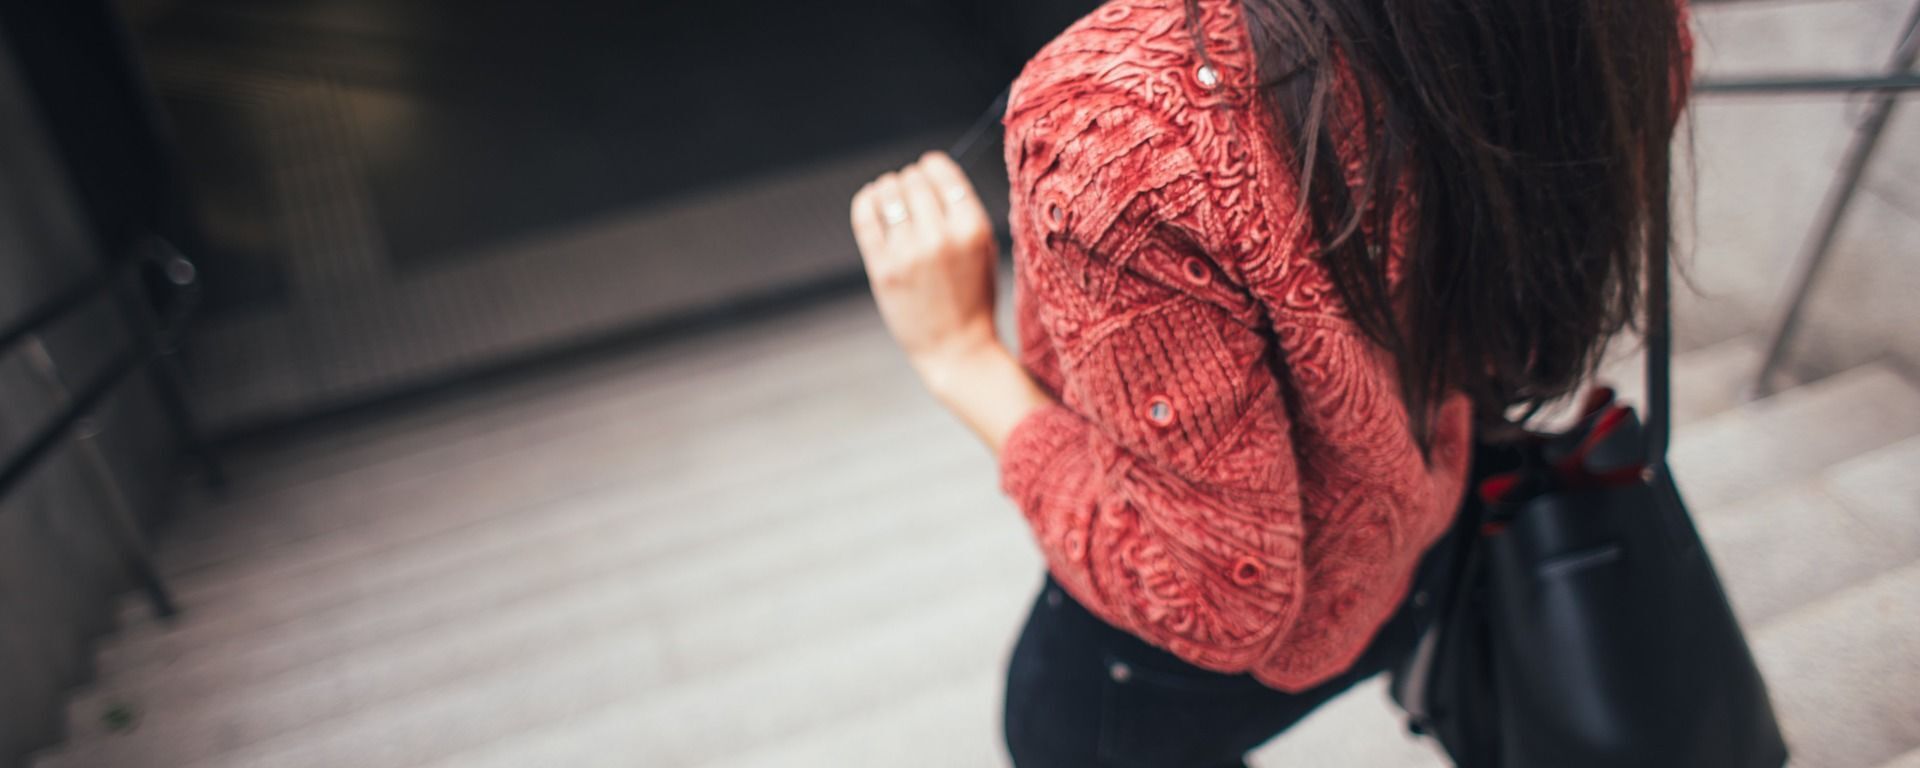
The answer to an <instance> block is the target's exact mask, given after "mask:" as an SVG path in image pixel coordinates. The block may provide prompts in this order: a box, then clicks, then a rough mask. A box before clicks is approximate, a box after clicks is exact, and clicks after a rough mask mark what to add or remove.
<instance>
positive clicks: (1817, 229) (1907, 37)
mask: <svg viewBox="0 0 1920 768" xmlns="http://www.w3.org/2000/svg"><path fill="white" fill-rule="evenodd" d="M1916 29H1920V3H1915V5H1914V8H1913V12H1912V14H1910V15H1909V16H1908V17H1907V26H1906V31H1905V32H1904V33H1903V34H1902V37H1901V38H1900V45H1899V48H1898V49H1897V50H1896V51H1895V52H1894V54H1893V61H1892V63H1891V64H1890V65H1889V66H1888V69H1889V70H1890V72H1889V74H1891V75H1894V76H1900V75H1905V74H1907V72H1908V70H1910V69H1912V68H1913V62H1914V59H1915V58H1916V56H1917V55H1920V34H1916ZM1896 96H1897V94H1896V93H1894V92H1892V91H1882V92H1879V93H1876V94H1874V96H1873V102H1872V104H1871V105H1870V106H1869V107H1868V110H1867V117H1866V119H1865V120H1863V121H1862V122H1861V123H1860V127H1859V128H1858V129H1856V130H1855V131H1854V135H1853V142H1852V143H1851V144H1849V145H1848V147H1847V156H1846V160H1845V162H1843V163H1841V165H1840V175H1839V176H1838V177H1837V178H1836V179H1835V181H1834V185H1833V187H1831V188H1830V189H1829V190H1828V192H1827V199H1826V201H1825V202H1824V203H1823V204H1822V205H1821V208H1820V217H1819V218H1818V219H1817V220H1816V221H1817V222H1818V223H1817V224H1816V225H1815V226H1814V230H1813V236H1812V237H1811V238H1810V239H1809V240H1808V241H1807V245H1806V249H1805V250H1804V251H1803V252H1802V255H1801V256H1800V258H1799V261H1798V262H1797V266H1796V267H1795V269H1794V276H1793V281H1792V282H1790V283H1788V286H1789V288H1788V294H1787V301H1786V303H1785V304H1784V305H1783V306H1782V308H1781V310H1780V313H1779V315H1778V316H1776V318H1775V319H1774V322H1773V326H1772V332H1771V334H1770V337H1769V338H1770V340H1769V341H1768V343H1767V355H1766V359H1765V361H1764V362H1762V363H1761V364H1760V370H1759V371H1758V372H1757V373H1755V374H1754V377H1753V392H1754V394H1755V395H1756V396H1760V397H1764V396H1766V395H1768V394H1771V393H1772V392H1773V384H1772V381H1773V376H1774V373H1775V372H1776V371H1778V370H1779V368H1780V365H1781V363H1782V362H1784V360H1785V358H1786V353H1787V345H1788V343H1789V341H1790V340H1791V339H1792V337H1793V332H1794V331H1795V330H1796V329H1797V328H1798V327H1799V325H1800V316H1801V313H1802V312H1803V311H1804V310H1805V309H1806V303H1807V296H1808V295H1809V294H1810V293H1812V291H1813V284H1814V281H1815V280H1816V279H1818V278H1819V276H1820V272H1821V269H1822V268H1823V267H1824V266H1826V262H1827V255H1828V252H1829V251H1831V250H1832V248H1833V241H1834V238H1835V237H1836V236H1837V235H1839V233H1840V223H1841V221H1842V220H1843V219H1844V218H1845V217H1846V213H1847V207H1848V206H1849V205H1850V204H1851V203H1852V202H1853V193H1854V192H1856V191H1858V190H1859V188H1860V178H1861V177H1862V176H1864V175H1865V174H1866V170H1867V163H1868V162H1869V161H1871V160H1872V159H1873V153H1874V151H1875V150H1877V149H1879V147H1880V136H1881V134H1883V133H1885V132H1886V129H1887V122H1888V120H1889V119H1890V118H1891V117H1892V116H1893V107H1894V103H1895V98H1896Z"/></svg>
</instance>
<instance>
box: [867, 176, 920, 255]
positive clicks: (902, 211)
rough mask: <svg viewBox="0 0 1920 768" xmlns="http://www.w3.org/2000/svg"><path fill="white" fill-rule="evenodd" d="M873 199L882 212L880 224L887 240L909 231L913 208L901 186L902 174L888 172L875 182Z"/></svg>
mask: <svg viewBox="0 0 1920 768" xmlns="http://www.w3.org/2000/svg"><path fill="white" fill-rule="evenodd" d="M873 200H874V206H875V208H876V209H877V210H878V211H879V212H880V224H881V226H882V227H883V228H884V231H885V233H886V236H887V240H889V241H891V240H893V239H894V238H897V237H899V236H900V234H901V233H903V232H906V231H909V229H908V228H909V227H910V226H911V221H912V219H913V209H912V208H910V207H908V205H907V201H906V197H905V192H904V191H902V190H901V188H900V174H898V173H886V174H883V175H881V176H880V178H878V179H875V180H874V182H873Z"/></svg>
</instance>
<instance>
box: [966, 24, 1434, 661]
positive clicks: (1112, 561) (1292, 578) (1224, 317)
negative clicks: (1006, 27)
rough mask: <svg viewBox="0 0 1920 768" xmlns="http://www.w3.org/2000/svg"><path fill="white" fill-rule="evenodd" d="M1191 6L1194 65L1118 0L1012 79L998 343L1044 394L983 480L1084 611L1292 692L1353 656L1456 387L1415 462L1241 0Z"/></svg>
mask: <svg viewBox="0 0 1920 768" xmlns="http://www.w3.org/2000/svg"><path fill="white" fill-rule="evenodd" d="M1200 6H1201V9H1202V16H1201V19H1200V27H1201V29H1202V30H1203V39H1204V42H1205V46H1206V50H1207V53H1208V56H1209V57H1210V58H1211V65H1210V71H1204V72H1203V71H1202V69H1201V67H1202V61H1201V59H1200V58H1199V56H1198V54H1197V53H1196V51H1195V49H1194V41H1193V38H1192V36H1191V35H1190V33H1189V28H1188V27H1187V25H1186V18H1185V13H1186V12H1185V8H1184V2H1183V0H1117V1H1115V2H1108V3H1106V4H1105V5H1102V6H1101V7H1100V8H1099V9H1098V10H1096V11H1095V12H1094V13H1093V14H1091V15H1089V16H1087V17H1086V18H1084V19H1081V20H1080V21H1079V22H1076V23H1075V24H1074V25H1073V26H1072V27H1070V28H1069V29H1068V30H1067V31H1066V32H1064V33H1063V34H1062V35H1061V36H1060V37H1058V38H1057V39H1055V40H1054V41H1053V42H1052V43H1050V44H1049V45H1048V46H1047V47H1046V48H1044V49H1043V50H1042V51H1041V52H1040V53H1039V54H1038V55H1037V56H1035V58H1034V59H1033V60H1032V61H1031V62H1030V63H1029V64H1028V65H1027V68H1026V69H1025V71H1024V72H1023V73H1022V74H1021V76H1020V78H1019V79H1018V80H1017V81H1016V82H1015V84H1014V87H1013V91H1012V93H1011V95H1010V100H1009V106H1008V110H1007V114H1006V117H1005V127H1006V163H1007V170H1008V174H1009V178H1010V179H1011V180H1012V197H1011V203H1012V207H1011V210H1012V213H1011V217H1010V218H1011V227H1012V234H1013V242H1014V263H1015V269H1016V276H1015V290H1014V302H1015V305H1016V306H1015V313H1016V318H1017V324H1018V337H1019V342H1020V357H1021V361H1022V363H1023V364H1024V365H1025V366H1026V367H1027V369H1028V370H1029V371H1030V372H1031V373H1032V374H1033V375H1034V377H1035V378H1036V380H1038V381H1039V382H1040V384H1041V386H1043V387H1044V388H1046V389H1048V390H1049V391H1050V392H1051V393H1052V394H1054V395H1055V398H1056V400H1057V401H1058V402H1057V403H1055V404H1052V405H1048V406H1045V407H1042V408H1039V409H1037V410H1035V411H1034V412H1033V413H1031V414H1029V415H1028V416H1027V417H1026V418H1025V419H1023V420H1022V421H1021V422H1020V423H1019V424H1018V425H1017V426H1016V427H1015V428H1014V430H1013V432H1012V434H1011V435H1010V436H1009V437H1008V439H1007V441H1006V443H1005V445H1004V447H1003V449H1002V453H1001V457H1000V473H1001V475H1000V479H1001V488H1002V489H1003V490H1004V491H1005V492H1006V493H1007V495H1008V496H1009V497H1010V498H1012V499H1013V500H1014V502H1015V503H1016V505H1017V506H1018V507H1019V509H1020V510H1021V512H1022V513H1023V515H1024V516H1025V517H1026V519H1027V521H1028V522H1029V523H1030V525H1031V526H1032V528H1033V531H1034V534H1035V537H1036V539H1037V541H1038V542H1039V545H1040V548H1041V550H1042V552H1043V553H1044V555H1045V557H1046V561H1047V564H1048V567H1049V569H1050V570H1051V571H1052V572H1053V574H1054V576H1055V578H1056V579H1057V580H1058V581H1059V582H1060V583H1061V585H1062V586H1063V587H1064V588H1065V589H1067V591H1068V592H1070V593H1071V594H1072V595H1073V597H1074V598H1075V599H1076V600H1078V601H1079V602H1081V603H1082V604H1084V605H1085V606H1087V607H1088V609H1089V610H1091V611H1092V612H1093V613H1094V614H1096V615H1098V616H1100V617H1101V618H1102V619H1103V620H1105V621H1107V622H1108V623H1110V624H1113V625H1115V626H1117V627H1120V628H1122V629H1125V630H1127V631H1129V632H1131V633H1133V634H1135V635H1137V636H1139V637H1141V638H1142V639H1144V640H1146V641H1148V642H1150V643H1152V644H1154V645H1156V646H1158V647H1161V648H1164V649H1166V650H1168V651H1170V652H1172V653H1174V654H1175V655H1177V656H1179V657H1181V658H1183V659H1185V660H1187V661H1189V662H1191V663H1193V664H1195V665H1198V666H1201V667H1205V668H1208V669H1213V670H1217V671H1222V672H1248V673H1251V674H1252V675H1253V676H1254V677H1256V678H1258V679H1259V680H1260V681H1262V682H1263V683H1265V684H1267V685H1269V686H1272V687H1274V688H1278V689H1281V690H1288V691H1298V690H1303V689H1306V688H1309V687H1312V686H1313V685H1315V684H1317V683H1320V682H1322V681H1324V680H1326V679H1328V678H1331V677H1333V676H1335V675H1337V674H1338V673H1339V672H1341V671H1343V670H1345V669H1346V668H1347V667H1348V666H1351V664H1352V663H1353V662H1354V660H1355V659H1356V658H1358V656H1359V655H1360V653H1361V652H1362V651H1363V650H1364V649H1365V647H1366V645H1367V644H1368V642H1369V641H1370V640H1371V638H1372V636H1373V634H1374V633H1375V631H1376V630H1377V629H1378V628H1379V627H1380V626H1381V624H1382V623H1383V622H1385V620H1386V619H1387V618H1388V616H1389V615H1390V614H1391V613H1392V611H1393V610H1394V608H1395V607H1396V606H1397V605H1398V604H1399V603H1400V602H1401V601H1402V600H1403V598H1404V597H1405V595H1406V591H1407V589H1408V586H1409V584H1410V582H1411V579H1412V575H1413V570H1414V566H1415V564H1416V563H1417V561H1418V560H1419V558H1420V556H1421V554H1422V553H1423V552H1425V550H1426V549H1427V548H1428V546H1429V545H1430V544H1432V543H1433V542H1434V541H1435V540H1437V539H1438V538H1439V537H1440V535H1441V534H1442V533H1444V532H1445V531H1446V529H1447V527H1448V524H1449V523H1450V522H1451V521H1452V516H1453V513H1454V512H1455V510H1456V509H1457V507H1458V505H1459V503H1460V500H1461V498H1462V494H1463V493H1464V492H1465V484H1466V477H1467V469H1468V467H1467V464H1468V460H1469V454H1470V441H1471V414H1470V410H1471V408H1470V406H1469V404H1468V402H1467V400H1466V398H1464V397H1463V396H1460V395H1457V394H1456V395H1455V396H1453V397H1451V398H1449V399H1447V400H1446V401H1445V402H1443V403H1442V404H1441V405H1440V407H1439V409H1438V412H1437V414H1436V418H1435V420H1434V424H1435V435H1434V442H1433V447H1432V454H1431V456H1432V462H1431V463H1430V464H1429V463H1428V462H1426V461H1424V460H1423V459H1422V456H1421V452H1420V449H1419V447H1418V445H1417V443H1416V441H1415V439H1414V436H1413V435H1412V434H1411V433H1410V431H1409V427H1408V421H1409V420H1408V419H1407V414H1406V410H1405V405H1404V403H1403V402H1402V400H1401V398H1400V397H1399V384H1398V379H1397V377H1396V374H1395V371H1394V366H1393V361H1392V359H1391V357H1390V356H1389V355H1387V354H1386V353H1384V352H1383V351H1382V350H1380V349H1379V348H1378V347H1377V346H1376V345H1374V344H1373V343H1371V342H1370V341H1368V339H1367V338H1366V337H1365V336H1364V335H1363V334H1362V333H1361V332H1360V330H1359V329H1358V328H1357V327H1356V326H1355V325H1354V324H1353V322H1352V321H1351V320H1350V319H1349V318H1348V317H1347V316H1346V313H1345V310H1344V308H1343V307H1342V306H1341V303H1340V301H1339V300H1338V298H1337V296H1336V294H1335V291H1334V288H1333V283H1332V281H1331V279H1330V278H1329V277H1328V275H1327V273H1326V271H1325V270H1324V269H1323V268H1322V267H1321V266H1320V264H1319V263H1318V261H1317V260H1316V259H1314V258H1312V254H1313V251H1314V241H1313V238H1312V236H1311V233H1310V232H1309V231H1308V229H1307V227H1308V222H1307V220H1306V217H1305V212H1304V211H1302V210H1300V209H1299V208H1298V207H1297V206H1296V204H1295V201H1296V200H1297V198H1298V194H1299V189H1298V187H1297V184H1298V179H1297V178H1296V174H1295V171H1294V169H1295V167H1296V165H1295V163H1294V162H1293V159H1292V158H1290V157H1288V156H1286V155H1284V154H1282V150H1281V149H1280V148H1278V147H1276V146H1274V142H1272V141H1271V140H1270V139H1269V138H1268V137H1270V136H1272V135H1273V133H1272V131H1270V130H1269V128H1268V124H1267V123H1266V122H1265V121H1266V120H1267V119H1269V118H1268V116H1266V115H1265V114H1264V113H1263V111H1262V110H1260V109H1257V108H1256V101H1255V98H1254V90H1253V85H1252V83H1253V78H1254V61H1253V53H1252V49H1251V44H1250V41H1249V39H1248V37H1247V32H1246V29H1245V26H1244V22H1243V12H1242V10H1241V8H1240V6H1239V3H1238V0H1201V2H1200ZM1338 119H1339V117H1338V115H1337V114H1336V120H1338ZM1336 136H1337V137H1339V140H1340V144H1341V148H1342V149H1341V151H1342V153H1343V154H1344V155H1346V156H1349V157H1351V156H1352V155H1351V154H1349V152H1350V150H1351V149H1352V148H1353V147H1354V145H1353V143H1352V142H1353V141H1356V140H1357V139H1356V138H1355V137H1354V136H1353V135H1346V134H1336ZM1410 221H1411V218H1410V217H1404V216H1403V217H1396V226H1399V225H1403V224H1404V223H1409V222H1410ZM1386 256H1387V258H1390V259H1395V260H1396V261H1398V260H1399V259H1400V258H1401V256H1402V254H1399V253H1392V254H1386Z"/></svg>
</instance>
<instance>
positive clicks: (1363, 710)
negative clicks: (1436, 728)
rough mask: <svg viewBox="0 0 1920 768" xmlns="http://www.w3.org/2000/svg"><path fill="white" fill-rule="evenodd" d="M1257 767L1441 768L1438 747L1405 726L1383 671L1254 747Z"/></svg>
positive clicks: (1252, 762) (1444, 762)
mask: <svg viewBox="0 0 1920 768" xmlns="http://www.w3.org/2000/svg"><path fill="white" fill-rule="evenodd" d="M1248 763H1249V764H1250V765H1252V766H1253V768H1282V767H1283V766H1301V765H1327V766H1334V765H1337V766H1341V768H1442V767H1443V766H1447V765H1450V763H1448V762H1447V760H1446V759H1445V758H1444V757H1443V756H1442V755H1441V753H1440V751H1439V748H1438V747H1437V746H1434V745H1432V744H1431V743H1430V742H1428V741H1426V740H1423V739H1420V738H1417V737H1415V736H1413V735H1412V734H1411V733H1409V732H1408V731H1407V721H1406V716H1405V715H1404V714H1403V713H1401V712H1400V710H1399V709H1398V708H1397V707H1395V706H1394V704H1393V702H1392V700H1391V699H1389V698H1388V696H1387V678H1386V676H1385V675H1382V676H1379V677H1375V678H1373V679H1371V680H1368V681H1366V682H1363V683H1361V684H1359V685H1356V686H1354V688H1353V690H1351V691H1348V692H1346V693H1345V694H1342V695H1341V696H1340V697H1339V698H1337V699H1334V700H1333V701H1330V702H1327V703H1326V704H1325V705H1324V706H1322V707H1321V708H1320V709H1319V710H1316V711H1315V712H1314V713H1313V714H1312V715H1309V716H1308V717H1307V719H1305V720H1302V721H1300V724H1299V725H1296V726H1294V727H1293V728H1292V729H1291V730H1288V731H1287V732H1286V733H1284V734H1282V735H1281V736H1280V737H1279V738H1277V739H1274V740H1273V741H1272V742H1269V743H1268V744H1267V745H1266V746H1265V747H1262V748H1260V749H1259V750H1256V751H1255V752H1254V753H1253V755H1252V756H1251V757H1250V759H1249V760H1248Z"/></svg>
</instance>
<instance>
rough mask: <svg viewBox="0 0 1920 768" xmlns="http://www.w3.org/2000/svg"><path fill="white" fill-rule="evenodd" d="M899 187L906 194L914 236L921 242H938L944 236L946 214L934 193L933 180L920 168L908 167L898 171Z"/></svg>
mask: <svg viewBox="0 0 1920 768" xmlns="http://www.w3.org/2000/svg"><path fill="white" fill-rule="evenodd" d="M900 186H901V187H902V188H903V190H904V191H905V193H906V199H907V215H908V217H909V219H908V221H909V222H910V223H911V224H912V225H913V232H914V234H915V235H916V236H918V237H920V238H921V241H922V242H927V243H934V242H938V241H939V240H940V239H941V237H942V236H944V235H945V234H946V232H945V231H944V229H945V226H946V225H945V223H944V222H945V221H946V219H947V212H946V211H945V210H942V209H941V206H940V193H939V192H936V191H934V188H933V180H931V179H928V178H927V173H926V171H923V170H920V166H918V165H909V166H907V167H906V168H905V169H902V170H901V171H900Z"/></svg>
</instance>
